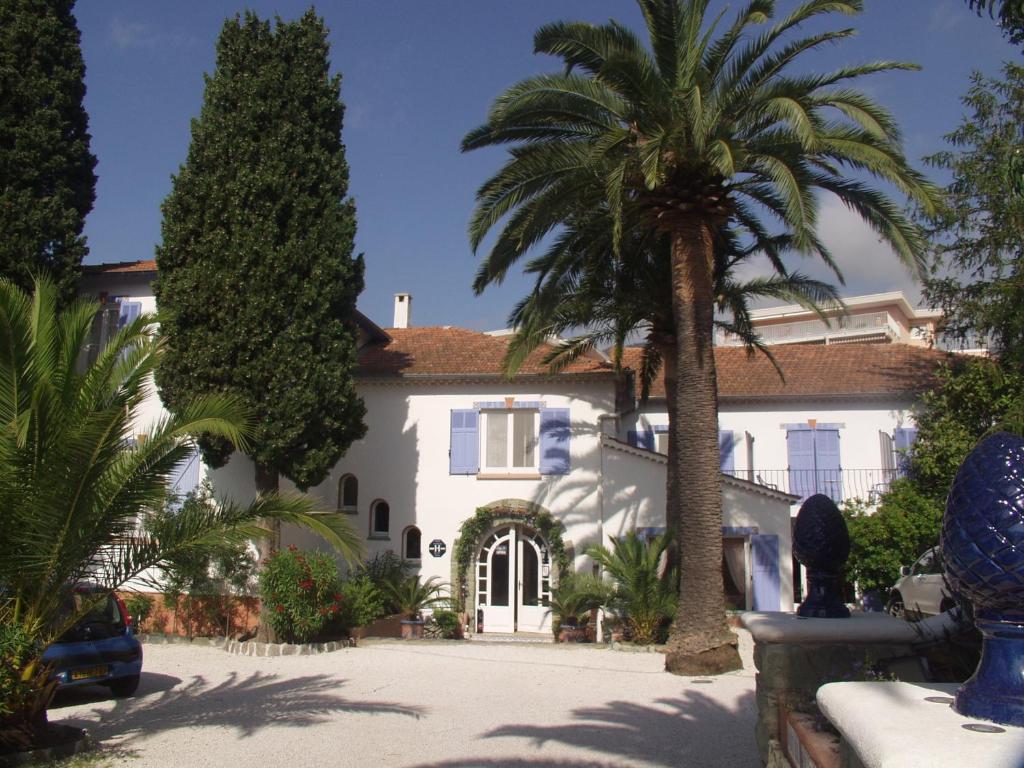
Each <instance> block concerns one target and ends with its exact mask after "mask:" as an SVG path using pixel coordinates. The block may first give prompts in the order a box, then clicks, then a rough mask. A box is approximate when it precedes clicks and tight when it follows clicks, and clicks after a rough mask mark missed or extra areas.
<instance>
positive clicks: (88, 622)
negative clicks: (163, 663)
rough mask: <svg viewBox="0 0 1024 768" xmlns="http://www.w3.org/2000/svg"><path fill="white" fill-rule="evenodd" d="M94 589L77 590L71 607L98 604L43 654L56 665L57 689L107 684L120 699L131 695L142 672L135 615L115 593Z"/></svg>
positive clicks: (140, 644)
mask: <svg viewBox="0 0 1024 768" xmlns="http://www.w3.org/2000/svg"><path fill="white" fill-rule="evenodd" d="M103 592H104V591H103V590H100V589H98V588H96V587H91V586H79V587H75V588H74V589H73V590H72V592H71V593H70V594H69V595H68V601H69V602H68V609H69V611H71V610H75V611H77V610H79V609H80V608H81V606H82V604H83V602H84V601H97V600H98V604H97V605H96V606H95V607H94V608H92V609H91V610H90V611H89V613H87V614H86V615H85V616H84V617H83V618H81V619H80V620H79V621H77V622H76V623H75V625H74V626H73V627H72V628H71V629H69V630H68V631H67V632H65V633H64V634H63V635H61V636H60V638H58V640H57V641H56V642H55V643H53V645H51V646H50V647H49V648H47V649H46V651H45V652H44V653H43V661H44V662H46V663H49V664H53V677H54V678H55V679H56V680H57V683H58V686H57V687H58V688H69V687H72V686H79V685H94V684H99V685H105V686H107V687H108V688H110V690H111V692H112V693H113V694H114V695H115V696H118V697H123V696H131V695H132V694H133V693H135V689H136V688H138V687H139V677H140V676H141V674H142V643H140V642H139V641H138V639H136V637H135V636H134V634H133V633H132V623H131V617H130V616H129V615H128V610H127V609H126V608H125V605H124V602H123V601H122V600H121V598H119V597H118V596H117V595H115V594H113V593H110V592H106V594H105V595H104V593H103Z"/></svg>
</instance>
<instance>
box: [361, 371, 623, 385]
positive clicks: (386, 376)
mask: <svg viewBox="0 0 1024 768" xmlns="http://www.w3.org/2000/svg"><path fill="white" fill-rule="evenodd" d="M354 377H355V378H356V379H358V380H359V381H362V382H366V383H368V384H375V383H379V384H396V383H404V384H414V383H417V382H425V383H443V382H446V381H488V382H493V381H504V382H508V383H510V384H515V383H517V382H520V381H524V380H526V381H580V380H581V379H582V380H594V381H601V380H605V379H607V380H612V381H614V379H615V374H614V372H612V371H586V372H581V373H520V374H516V375H515V376H514V377H512V378H511V379H510V378H508V377H507V376H505V375H504V374H501V373H360V372H358V371H357V372H356V373H355V376H354Z"/></svg>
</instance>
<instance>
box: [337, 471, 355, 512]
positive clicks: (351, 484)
mask: <svg viewBox="0 0 1024 768" xmlns="http://www.w3.org/2000/svg"><path fill="white" fill-rule="evenodd" d="M341 482H342V486H341V505H342V506H343V507H354V506H356V504H357V503H358V502H359V481H358V480H356V479H355V478H354V477H353V476H351V475H349V476H348V477H346V478H345V479H344V480H342V481H341Z"/></svg>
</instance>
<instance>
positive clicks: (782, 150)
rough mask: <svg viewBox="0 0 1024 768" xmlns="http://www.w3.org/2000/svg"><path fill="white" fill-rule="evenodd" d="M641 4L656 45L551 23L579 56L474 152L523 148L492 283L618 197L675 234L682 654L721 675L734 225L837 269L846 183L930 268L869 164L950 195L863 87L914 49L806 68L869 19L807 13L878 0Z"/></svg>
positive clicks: (894, 180) (489, 126) (674, 512)
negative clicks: (718, 368)
mask: <svg viewBox="0 0 1024 768" xmlns="http://www.w3.org/2000/svg"><path fill="white" fill-rule="evenodd" d="M637 2H638V5H639V6H640V10H641V12H642V14H643V18H644V22H645V25H646V32H647V41H646V44H645V42H644V41H643V40H641V39H640V38H639V37H638V36H637V35H636V34H634V33H633V32H632V31H630V30H629V29H627V28H626V27H624V26H623V25H621V24H619V23H617V22H614V21H612V22H609V23H607V24H604V25H601V26H594V25H591V24H586V23H572V22H558V23H553V24H549V25H546V26H544V27H542V28H541V29H539V30H538V31H537V33H536V35H535V36H534V48H535V50H536V51H537V52H539V53H546V54H551V55H554V56H557V57H559V58H560V59H561V60H562V63H563V64H564V68H563V69H562V71H560V72H558V73H555V74H548V75H538V76H535V77H531V78H528V79H526V80H523V81H521V82H520V83H517V84H515V85H513V86H512V87H510V88H509V89H508V90H507V91H505V93H503V94H502V95H500V96H499V97H498V98H497V99H496V100H495V102H494V104H493V106H492V107H491V110H490V113H489V115H488V119H487V122H486V123H485V124H484V125H482V126H480V127H479V128H477V129H475V130H473V131H471V132H470V133H469V134H468V135H467V136H466V137H465V138H464V139H463V144H462V146H463V149H464V150H472V149H476V148H479V147H486V146H494V145H511V147H510V150H509V154H510V158H509V160H508V161H507V162H506V163H505V165H503V166H502V167H501V168H500V169H499V170H498V171H497V173H496V174H495V175H494V176H493V177H492V178H491V179H489V180H488V181H487V182H486V183H485V184H484V185H483V186H482V187H481V188H480V190H479V191H478V193H477V206H476V210H475V212H474V214H473V217H472V219H471V223H470V239H471V243H472V245H473V247H474V248H479V247H480V245H481V244H482V242H483V239H484V237H485V236H486V235H487V234H488V233H489V232H490V231H491V230H492V229H494V228H496V227H499V226H500V231H499V232H498V234H497V236H496V237H495V239H494V241H493V245H492V246H491V248H490V251H489V253H488V255H487V258H486V261H485V262H484V264H483V266H482V267H481V270H480V272H479V274H478V276H477V280H476V288H477V290H478V291H480V290H483V289H484V288H485V287H486V286H487V285H489V284H491V283H495V282H500V281H501V280H502V279H503V278H504V277H505V275H506V274H507V272H508V270H509V269H510V268H511V266H512V265H513V264H514V263H515V262H516V261H517V260H518V259H519V258H520V257H522V256H523V255H524V254H525V253H527V252H528V251H529V250H530V249H531V248H532V247H533V246H535V245H536V244H538V243H539V242H541V241H542V240H543V239H544V238H545V237H546V236H548V235H549V234H551V233H552V232H553V231H557V230H559V229H560V228H561V227H562V226H563V225H565V224H566V223H569V222H571V221H572V220H573V218H574V217H578V216H580V215H581V214H582V213H583V212H585V211H588V210H593V209H595V208H596V207H599V206H601V205H607V206H608V210H609V211H610V212H611V214H612V218H613V235H614V241H615V242H616V243H618V244H619V245H618V246H617V247H616V248H615V249H614V250H613V253H615V254H617V253H618V252H620V250H621V242H622V239H623V238H624V237H625V236H626V225H627V223H628V222H631V221H639V222H640V223H639V224H637V225H636V226H640V227H643V228H645V229H653V230H658V231H661V232H664V233H665V234H666V235H667V236H668V237H669V239H670V243H671V245H670V247H671V257H670V260H669V271H668V273H667V274H666V275H665V280H666V281H668V283H669V285H670V286H671V289H672V320H673V326H674V332H675V343H676V359H675V379H674V385H675V391H676V397H675V400H674V402H673V405H672V410H671V411H670V414H669V420H670V427H669V440H670V443H674V445H675V446H676V450H673V449H672V448H671V447H670V449H669V450H670V452H671V453H672V454H673V457H674V463H675V471H676V473H677V482H679V483H680V484H681V485H682V486H685V487H686V489H687V493H686V495H685V497H682V496H681V495H676V496H675V506H674V508H672V509H669V510H668V520H669V524H670V525H671V526H673V527H674V528H676V530H677V531H678V534H679V539H680V563H679V578H680V597H679V610H678V612H677V615H676V619H675V622H674V624H673V631H672V635H671V637H670V639H669V650H668V653H667V654H666V667H667V668H668V669H669V670H670V671H673V672H678V673H682V674H693V673H705V672H708V671H716V670H723V669H728V668H733V667H735V666H737V665H738V664H739V659H738V655H737V653H736V651H735V647H734V645H733V636H732V634H731V633H730V632H729V631H728V628H727V627H726V624H725V611H724V595H723V589H722V579H721V562H722V540H721V524H722V510H721V495H720V488H719V478H718V474H719V473H718V466H719V451H718V439H717V435H718V424H717V412H718V398H717V388H716V383H715V364H714V356H713V354H712V338H713V324H714V308H715V291H714V252H715V239H716V236H717V235H718V233H719V232H721V231H722V230H723V229H724V228H726V227H728V226H730V225H733V224H735V225H738V226H741V227H743V228H744V229H746V230H747V231H749V232H751V233H753V234H754V236H755V237H756V238H758V239H761V240H767V239H769V237H770V231H771V228H772V227H773V226H774V227H782V228H784V229H785V231H786V233H787V235H788V236H789V237H790V238H791V242H792V244H793V248H794V249H795V250H797V251H798V252H800V253H803V254H812V255H816V256H818V257H821V258H822V259H824V260H825V262H826V263H828V264H829V265H831V266H832V267H835V264H834V262H833V260H832V258H831V256H830V254H829V253H828V251H827V249H826V248H825V247H824V245H823V244H822V243H821V241H820V240H819V238H818V235H817V232H816V229H815V225H816V222H817V210H818V193H819V192H827V193H831V194H834V195H836V196H837V197H839V198H840V199H841V200H842V201H843V202H844V203H845V204H846V205H847V206H848V207H850V208H851V209H852V210H854V211H855V212H857V213H858V214H859V215H860V216H861V217H862V218H863V219H864V220H865V221H866V222H867V223H868V224H869V225H870V226H871V227H872V228H873V229H875V230H876V232H877V233H878V235H879V236H880V237H881V238H882V239H883V240H884V241H886V242H887V243H889V244H890V245H891V246H892V248H893V250H894V251H895V253H896V254H897V256H898V257H899V258H900V259H901V260H902V261H903V262H904V263H905V264H907V265H908V266H909V267H910V268H911V269H912V270H919V269H920V268H921V265H922V263H923V258H924V251H925V247H924V240H923V238H922V236H921V233H920V231H919V229H918V228H917V227H916V226H915V225H914V224H913V223H912V222H910V221H909V220H908V219H907V218H906V216H905V215H904V214H903V212H902V208H901V206H900V205H898V204H897V203H896V202H894V201H893V200H892V199H891V198H890V197H889V196H888V195H887V194H885V193H884V192H882V191H879V190H878V189H877V188H875V187H873V186H871V185H870V184H867V183H865V182H864V181H862V180H861V178H863V177H865V176H868V177H871V176H873V177H876V178H878V179H881V180H883V181H884V182H886V183H887V184H890V185H892V186H894V187H895V188H896V189H898V190H899V191H900V192H901V193H903V194H906V195H908V196H909V197H911V198H913V199H914V200H916V201H917V202H918V204H920V205H921V206H922V207H924V209H925V210H931V208H932V207H933V203H934V198H935V192H934V190H933V189H932V187H931V186H930V185H929V184H928V183H927V182H926V181H925V180H924V178H923V177H922V176H921V175H920V174H918V173H917V172H915V171H914V170H913V169H911V168H910V167H909V165H908V163H907V161H906V159H905V157H904V155H903V152H902V149H901V145H900V135H899V129H898V127H897V125H896V123H895V121H894V119H893V118H892V116H891V115H890V114H889V113H888V112H887V111H886V110H885V109H883V108H882V107H880V106H879V105H877V104H876V103H874V102H873V101H872V100H871V99H870V98H868V97H867V96H866V95H865V94H863V93H862V92H860V91H857V90H855V89H853V88H850V87H848V85H847V84H846V83H847V81H849V80H851V79H856V78H859V77H861V76H864V75H868V74H871V73H875V72H882V71H887V70H893V69H910V68H912V67H911V66H910V65H907V64H903V63H899V62H892V61H879V62H874V63H869V64H864V65H860V66H846V67H842V68H840V69H838V70H836V71H834V72H829V73H826V74H820V75H816V74H800V73H797V74H789V72H788V70H790V69H791V68H792V65H793V64H794V62H798V61H799V60H800V58H801V56H802V54H805V53H806V52H808V51H811V50H814V49H816V48H819V47H821V46H824V45H826V44H829V43H832V42H835V41H838V40H841V39H843V38H846V37H849V36H850V35H852V34H853V33H854V30H853V29H852V28H843V29H836V30H830V31H824V32H815V33H808V34H806V35H805V36H799V34H798V33H799V28H800V27H801V26H802V25H803V24H804V23H805V22H808V21H811V20H812V19H815V17H819V16H824V15H830V14H834V13H843V14H848V15H853V14H856V13H857V12H859V11H860V10H861V8H862V2H861V1H860V0H847V1H846V2H841V1H838V0H808V1H807V2H804V3H802V4H800V5H799V6H798V7H797V8H795V9H794V10H793V11H792V12H791V13H789V14H788V15H786V16H785V17H784V18H782V19H781V20H780V21H778V22H777V23H775V24H768V23H767V22H769V20H770V19H771V17H772V15H773V13H774V3H773V2H771V1H770V0H751V1H750V2H748V3H747V4H746V5H744V6H743V7H741V8H740V10H739V12H738V13H737V14H736V15H735V16H734V17H733V19H732V21H731V22H726V23H724V12H723V14H719V15H717V16H713V17H712V16H710V15H709V14H708V6H709V0H637ZM762 24H764V25H765V26H761V25H762ZM851 172H853V173H856V174H857V175H858V177H860V178H856V179H855V178H851V177H850V176H848V175H847V174H848V173H851ZM670 476H671V473H670Z"/></svg>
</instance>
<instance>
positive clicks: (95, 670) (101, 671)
mask: <svg viewBox="0 0 1024 768" xmlns="http://www.w3.org/2000/svg"><path fill="white" fill-rule="evenodd" d="M109 672H110V667H108V666H107V665H106V664H103V665H101V666H98V667H82V668H81V669H73V670H71V679H72V680H88V679H90V678H93V677H105V676H106V675H107V674H108V673H109Z"/></svg>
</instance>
